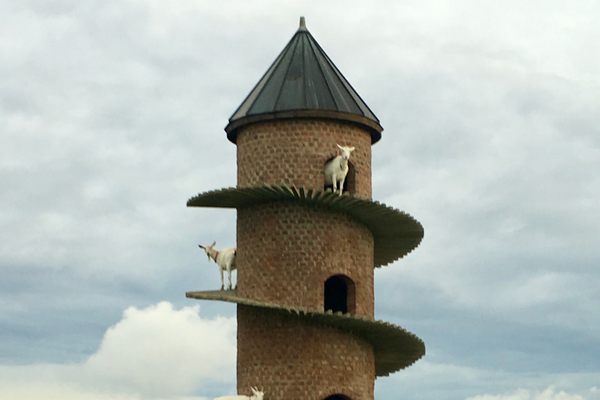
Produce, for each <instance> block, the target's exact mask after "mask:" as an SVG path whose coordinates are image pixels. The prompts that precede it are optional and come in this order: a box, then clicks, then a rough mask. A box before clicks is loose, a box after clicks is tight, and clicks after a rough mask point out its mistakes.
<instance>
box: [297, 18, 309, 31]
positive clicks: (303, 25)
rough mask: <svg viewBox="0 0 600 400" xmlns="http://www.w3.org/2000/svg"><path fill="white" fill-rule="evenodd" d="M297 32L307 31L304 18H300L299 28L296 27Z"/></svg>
mask: <svg viewBox="0 0 600 400" xmlns="http://www.w3.org/2000/svg"><path fill="white" fill-rule="evenodd" d="M298 30H299V31H307V30H308V29H306V20H305V19H304V17H300V26H299V27H298Z"/></svg>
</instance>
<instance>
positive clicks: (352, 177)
mask: <svg viewBox="0 0 600 400" xmlns="http://www.w3.org/2000/svg"><path fill="white" fill-rule="evenodd" d="M334 158H335V157H331V158H330V159H329V160H327V161H326V162H325V164H323V169H325V165H327V163H328V162H329V161H331V160H333V159H334ZM323 179H325V175H324V174H323ZM323 190H324V191H332V190H333V185H331V184H329V185H326V184H324V185H323ZM342 192H347V193H350V194H355V193H356V169H355V168H354V164H352V161H350V160H348V173H347V174H346V179H345V180H344V186H343V190H342Z"/></svg>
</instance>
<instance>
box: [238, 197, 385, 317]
mask: <svg viewBox="0 0 600 400" xmlns="http://www.w3.org/2000/svg"><path fill="white" fill-rule="evenodd" d="M236 263H237V264H238V265H239V266H240V267H239V268H238V279H237V282H238V287H237V290H238V293H239V294H240V295H241V296H243V297H248V298H251V299H256V300H262V301H267V302H271V303H276V304H280V305H288V306H299V307H303V308H308V309H310V310H314V311H318V312H322V311H324V308H323V307H324V304H323V291H324V284H325V281H326V280H327V278H329V277H331V276H332V275H338V274H342V275H346V276H347V277H349V278H350V279H352V281H353V282H354V285H355V296H356V314H360V315H364V316H368V317H371V318H372V317H373V307H374V304H373V235H372V234H371V231H369V230H368V229H367V228H366V227H365V226H363V225H362V224H359V223H357V222H354V221H353V220H351V219H350V218H349V217H347V216H345V215H342V214H338V213H332V212H330V211H327V210H324V209H320V208H313V207H308V206H306V205H302V204H297V203H292V202H277V203H268V204H263V205H258V206H253V207H247V208H242V209H239V210H238V216H237V254H236Z"/></svg>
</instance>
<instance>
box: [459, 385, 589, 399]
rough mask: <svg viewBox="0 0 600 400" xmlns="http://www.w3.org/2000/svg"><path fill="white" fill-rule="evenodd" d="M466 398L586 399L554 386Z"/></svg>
mask: <svg viewBox="0 0 600 400" xmlns="http://www.w3.org/2000/svg"><path fill="white" fill-rule="evenodd" d="M590 393H591V391H590ZM466 400H586V398H585V397H582V396H580V395H579V394H570V393H566V392H564V391H562V390H560V391H557V390H556V389H555V388H554V387H552V386H549V387H548V388H546V389H544V390H542V391H535V390H527V389H518V390H515V391H514V392H511V393H507V394H500V395H490V394H484V395H478V396H474V397H469V398H467V399H466Z"/></svg>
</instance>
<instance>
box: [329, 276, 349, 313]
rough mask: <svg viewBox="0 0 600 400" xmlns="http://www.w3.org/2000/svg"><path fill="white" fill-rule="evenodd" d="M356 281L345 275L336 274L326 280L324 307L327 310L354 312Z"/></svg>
mask: <svg viewBox="0 0 600 400" xmlns="http://www.w3.org/2000/svg"><path fill="white" fill-rule="evenodd" d="M354 298H355V295H354V282H352V279H350V278H348V277H347V276H344V275H334V276H332V277H330V278H329V279H327V280H326V281H325V288H324V302H323V303H324V308H325V311H328V310H332V311H333V312H338V311H341V312H342V313H354V312H355V304H354V301H355V300H354Z"/></svg>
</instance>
